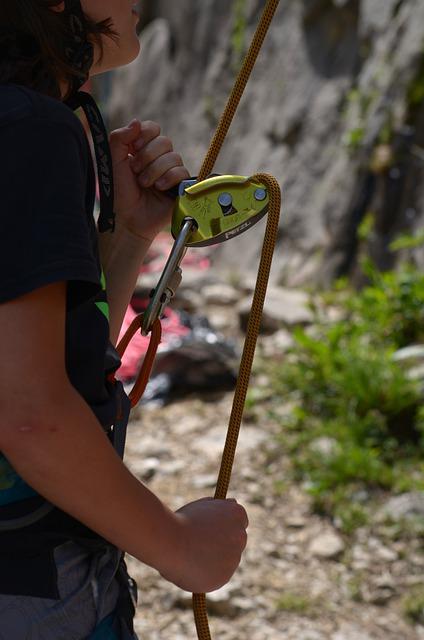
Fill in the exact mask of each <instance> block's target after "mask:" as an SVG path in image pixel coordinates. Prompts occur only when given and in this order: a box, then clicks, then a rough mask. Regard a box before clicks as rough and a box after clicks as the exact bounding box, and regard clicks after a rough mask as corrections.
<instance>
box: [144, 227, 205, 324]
mask: <svg viewBox="0 0 424 640" xmlns="http://www.w3.org/2000/svg"><path fill="white" fill-rule="evenodd" d="M196 228H197V225H196V222H195V220H193V218H185V219H184V220H183V223H182V226H181V229H180V232H179V234H178V235H177V237H176V239H175V242H174V245H173V247H172V249H171V253H170V254H169V258H168V260H167V263H166V265H165V268H164V270H163V272H162V275H161V277H160V280H159V282H158V284H157V285H156V288H155V289H153V290H152V292H151V294H150V298H151V299H150V303H149V305H148V307H147V309H146V311H145V312H144V314H143V324H142V327H141V333H142V335H143V336H147V335H148V334H149V333H150V331H151V330H152V327H153V324H154V322H155V320H157V319H158V318H160V317H161V315H162V313H163V310H164V309H165V307H166V306H167V305H168V304H169V303H170V301H171V300H172V298H173V297H174V295H175V292H176V290H177V289H178V287H179V285H180V282H181V278H182V275H181V274H182V272H181V269H180V264H181V261H182V259H183V258H184V256H185V253H186V251H187V246H186V241H187V238H188V237H189V235H190V234H191V233H192V232H193V230H194V229H196Z"/></svg>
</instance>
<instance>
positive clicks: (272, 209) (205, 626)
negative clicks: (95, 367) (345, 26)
mask: <svg viewBox="0 0 424 640" xmlns="http://www.w3.org/2000/svg"><path fill="white" fill-rule="evenodd" d="M279 1H280V0H267V3H266V6H265V9H264V11H263V14H262V17H261V20H260V23H259V25H258V27H257V30H256V33H255V35H254V38H253V41H252V44H251V45H250V48H249V51H248V53H247V55H246V58H245V60H244V62H243V65H242V67H241V70H240V72H239V75H238V78H237V80H236V82H235V85H234V88H233V90H232V92H231V95H230V98H229V100H228V102H227V105H226V107H225V110H224V112H223V115H222V117H221V120H220V122H219V124H218V127H217V130H216V133H215V135H214V137H213V140H212V142H211V144H210V147H209V150H208V153H207V155H206V157H205V160H204V162H203V165H202V167H201V169H200V172H199V176H198V178H197V183H199V182H202V181H205V180H207V179H208V177H209V176H210V174H211V173H212V170H213V167H214V165H215V161H216V158H217V156H218V154H219V152H220V149H221V147H222V144H223V142H224V140H225V136H226V134H227V132H228V129H229V127H230V125H231V122H232V119H233V117H234V114H235V112H236V110H237V107H238V104H239V102H240V99H241V96H242V94H243V91H244V88H245V86H246V84H247V81H248V79H249V76H250V74H251V71H252V69H253V67H254V64H255V62H256V58H257V56H258V54H259V51H260V49H261V46H262V43H263V41H264V39H265V36H266V34H267V32H268V29H269V26H270V24H271V21H272V19H273V16H274V14H275V11H276V9H277V7H278V5H279ZM234 178H235V177H234V176H222V177H221V178H220V179H219V180H217V183H218V185H219V184H220V183H222V181H224V182H225V180H227V181H228V182H227V183H228V185H229V188H230V193H224V194H221V195H225V196H229V195H230V196H231V181H232V180H233V181H234ZM240 180H241V179H239V182H240ZM244 181H245V183H246V185H247V186H251V185H252V184H253V185H254V186H256V187H258V186H259V187H260V186H262V185H264V186H265V187H266V193H267V198H268V219H267V225H266V230H265V236H264V241H263V246H262V255H261V260H260V264H259V269H258V277H257V280H256V288H255V293H254V296H253V301H252V308H251V312H250V317H249V322H248V326H247V333H246V340H245V344H244V349H243V354H242V358H241V362H240V370H239V376H238V380H237V384H236V389H235V393H234V400H233V406H232V411H231V416H230V421H229V425H228V433H227V439H226V442H225V447H224V452H223V455H222V462H221V468H220V471H219V476H218V481H217V486H216V490H215V496H214V497H215V498H216V499H225V497H226V495H227V491H228V487H229V483H230V478H231V471H232V466H233V461H234V456H235V451H236V447H237V440H238V434H239V430H240V424H241V420H242V416H243V411H244V404H245V400H246V393H247V389H248V385H249V379H250V373H251V369H252V363H253V357H254V354H255V348H256V341H257V337H258V333H259V329H260V324H261V318H262V310H263V305H264V300H265V295H266V290H267V286H268V279H269V273H270V269H271V262H272V257H273V253H274V248H275V243H276V240H277V233H278V223H279V217H280V207H281V190H280V187H279V184H278V182H277V180H276V179H275V178H274V177H273V176H271V175H268V174H264V173H260V174H256V175H254V176H251V177H250V178H245V179H244ZM191 184H193V181H192V182H191ZM199 186H200V185H199ZM205 187H206V184H205ZM189 190H190V187H188V189H187V192H188V191H189ZM200 191H201V189H200ZM204 197H205V196H204V193H203V192H202V193H200V194H199V200H201V199H202V198H204ZM230 204H231V203H230ZM220 205H221V207H222V206H223V205H224V206H225V203H223V202H220ZM208 206H209V205H208ZM177 208H178V207H177ZM261 213H262V215H263V214H264V213H266V211H265V210H264V209H262V212H261ZM231 214H232V211H231V210H227V211H226V212H225V211H224V210H223V215H224V216H227V215H229V216H230V217H231ZM249 215H250V217H251V218H252V216H253V217H254V215H253V214H252V212H250V214H249ZM260 217H261V215H257V216H256V218H255V219H254V222H255V221H256V219H259V218H260ZM189 221H191V223H192V224H190V223H189ZM174 222H175V216H174ZM180 225H181V222H180ZM198 226H199V225H198V223H196V221H195V219H193V218H185V219H183V225H182V231H181V232H180V234H179V235H178V237H177V238H176V242H175V245H174V248H173V251H172V252H171V255H170V258H169V260H168V263H167V265H166V267H165V271H164V274H163V275H165V272H166V277H165V278H164V277H162V278H161V280H160V281H159V285H158V287H157V291H156V293H157V299H156V302H155V299H154V300H153V301H152V303H151V305H152V304H154V309H153V311H154V312H153V313H150V312H149V317H148V318H147V319H146V317H145V314H141V315H140V316H138V317H137V318H136V319H135V320H134V321H133V323H132V325H131V326H130V327H129V329H128V331H127V333H126V334H125V336H124V337H123V338H122V340H121V342H120V343H119V345H118V352H119V353H120V355H121V356H122V355H123V353H124V352H125V349H126V347H127V346H128V344H129V342H130V340H131V338H132V336H133V335H134V334H135V333H136V331H137V330H139V329H141V330H142V331H143V333H145V334H146V333H149V332H150V331H151V332H152V336H151V340H150V345H149V349H148V352H147V354H146V357H145V359H144V362H143V366H142V368H141V371H140V374H139V377H138V380H137V382H136V384H135V386H134V388H133V390H132V392H131V393H130V400H131V404H132V406H134V405H135V404H137V402H138V401H139V399H140V398H141V396H142V394H143V392H144V389H145V387H146V384H147V381H148V379H149V375H150V371H151V368H152V366H153V361H154V357H155V353H156V350H157V347H158V345H159V343H160V339H161V326H160V321H159V320H158V317H159V315H160V313H161V311H162V309H163V307H164V306H165V304H166V303H167V302H169V300H170V299H171V297H172V295H173V294H174V292H175V289H176V287H177V286H178V284H179V280H180V279H181V270H180V269H179V264H180V262H181V260H182V258H183V256H184V253H185V249H186V246H190V244H191V245H192V246H195V245H196V242H195V241H194V242H191V243H190V234H191V237H193V234H195V232H196V230H197V227H198ZM248 226H251V225H246V227H245V228H247V227H248ZM173 227H174V224H173ZM245 228H243V229H241V228H240V225H239V226H238V228H237V229H236V232H235V233H234V235H236V234H237V233H241V232H242V231H244V230H245ZM218 231H219V233H218V232H217V233H216V234H215V237H217V238H218V236H219V239H218V240H217V241H222V239H228V237H230V236H231V235H232V234H231V233H230V234H228V236H226V237H222V226H220V227H219V230H218ZM181 233H183V234H184V237H183V240H181ZM212 239H213V236H212V235H211V236H210V240H211V242H210V243H211V244H212ZM178 242H179V244H178ZM167 268H168V271H167ZM148 311H149V310H148ZM150 311H152V309H150ZM193 610H194V616H195V623H196V629H197V635H198V638H199V640H211V634H210V631H209V623H208V617H207V611H206V598H205V594H199V593H197V594H193Z"/></svg>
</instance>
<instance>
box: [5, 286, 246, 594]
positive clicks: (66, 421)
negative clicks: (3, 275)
mask: <svg viewBox="0 0 424 640" xmlns="http://www.w3.org/2000/svg"><path fill="white" fill-rule="evenodd" d="M65 293H66V285H65V284H64V283H58V284H54V285H49V286H47V287H44V288H42V289H39V290H37V291H35V292H34V293H31V294H28V295H25V296H22V297H21V298H18V299H17V300H15V301H13V302H10V303H7V304H2V305H0V348H1V352H2V359H3V362H2V364H3V366H2V367H1V368H0V415H1V423H0V450H1V451H2V452H3V453H4V454H5V455H6V457H7V458H8V459H9V461H10V462H11V464H12V465H13V466H14V468H15V469H16V470H17V472H18V473H19V474H20V475H21V476H22V477H23V478H24V480H25V481H26V482H28V483H29V484H30V485H31V486H32V487H33V488H34V489H36V490H37V491H38V492H39V493H40V494H41V495H43V496H44V497H45V498H47V499H48V500H50V501H51V502H53V503H54V504H56V505H57V506H58V507H60V508H62V509H63V510H64V511H66V512H68V513H70V514H71V515H73V516H74V517H75V518H77V519H78V520H80V521H81V522H83V523H84V524H86V525H88V526H89V527H91V528H92V529H93V530H95V531H97V532H98V533H99V534H100V535H102V536H104V537H105V538H106V539H108V540H109V541H110V542H112V543H113V544H115V545H116V546H118V547H119V548H121V549H123V550H125V551H128V552H129V553H131V554H132V555H134V556H135V557H137V558H138V559H139V560H141V561H143V562H145V563H146V564H148V565H150V566H152V567H154V568H156V569H157V570H158V571H159V572H160V573H162V575H164V577H166V578H167V579H169V580H171V581H172V582H175V584H178V585H179V586H181V587H182V588H184V589H187V590H194V591H203V590H205V591H207V590H211V589H216V588H218V586H221V584H224V583H225V582H226V581H227V580H228V579H229V578H230V576H231V575H232V573H233V572H234V570H235V568H236V567H237V565H238V563H239V561H240V554H241V552H242V549H243V548H244V546H245V544H246V539H245V527H246V526H247V522H246V516H245V512H244V510H243V509H242V507H240V506H239V505H236V504H235V503H233V502H232V501H209V500H207V499H205V500H201V501H197V502H196V503H192V504H191V505H187V506H186V507H184V508H183V509H182V510H180V511H179V512H178V513H177V514H174V513H173V512H172V511H170V510H169V509H168V508H167V507H166V506H165V505H164V504H163V503H162V502H161V501H160V500H159V499H158V498H157V497H156V496H155V495H154V494H153V493H152V492H151V491H150V490H149V489H148V488H147V487H145V486H144V485H143V484H142V483H140V482H139V481H138V480H137V479H136V478H135V477H134V476H132V475H131V473H130V472H129V471H128V470H127V468H126V467H125V465H124V464H123V463H122V461H121V460H120V458H119V457H118V456H117V455H116V453H115V451H114V450H113V448H112V446H111V444H110V443H109V441H108V439H107V437H106V435H105V434H104V432H103V430H102V428H101V426H100V425H99V423H98V422H97V420H96V418H95V416H94V414H93V413H92V412H91V410H90V408H89V407H88V405H87V404H86V403H85V401H84V400H83V399H82V398H81V396H80V395H79V394H78V393H77V392H76V391H75V389H74V388H73V387H72V386H71V384H70V382H69V380H68V378H67V375H66V370H65V363H64V360H65V358H64V353H65V347H64V335H65ZM212 503H214V504H212Z"/></svg>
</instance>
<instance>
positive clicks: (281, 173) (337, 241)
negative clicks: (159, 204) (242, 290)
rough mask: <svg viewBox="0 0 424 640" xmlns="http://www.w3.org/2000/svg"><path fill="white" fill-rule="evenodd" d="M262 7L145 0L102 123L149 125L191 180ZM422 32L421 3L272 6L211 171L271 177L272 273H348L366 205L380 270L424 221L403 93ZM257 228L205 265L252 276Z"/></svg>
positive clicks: (410, 111)
mask: <svg viewBox="0 0 424 640" xmlns="http://www.w3.org/2000/svg"><path fill="white" fill-rule="evenodd" d="M263 5H264V3H263V2H262V1H259V0H246V2H245V3H244V6H243V4H242V3H228V2H226V1H224V0H214V1H212V0H203V1H202V3H193V2H191V0H179V2H178V3H169V2H165V1H163V0H162V1H160V0H159V1H158V0H155V2H153V0H145V1H144V2H143V4H142V11H143V12H145V16H146V21H147V20H149V21H150V22H148V24H147V26H146V27H145V29H144V30H143V32H142V34H141V42H142V54H141V56H140V57H139V59H138V60H137V61H136V62H134V63H132V64H131V65H129V66H128V67H127V68H125V69H121V70H120V71H118V72H116V73H115V74H114V75H113V77H112V82H111V84H112V89H111V96H110V102H109V118H110V124H111V126H112V127H114V126H122V125H123V124H124V123H125V122H127V121H129V120H130V119H132V118H133V117H135V116H137V117H139V118H142V119H154V120H156V121H158V122H160V123H161V124H162V127H163V131H164V132H165V133H166V134H167V135H170V136H171V137H172V138H173V140H174V143H175V148H177V149H178V150H179V151H180V152H181V153H182V154H183V156H184V158H185V161H186V164H187V166H188V167H189V170H190V172H191V173H192V174H193V175H195V174H196V173H197V172H198V170H199V168H200V165H201V162H202V160H203V157H204V155H205V152H206V150H207V147H208V144H209V141H210V139H211V136H212V134H213V132H214V130H215V127H216V124H217V121H218V118H219V116H220V113H221V112H222V109H223V106H224V104H225V101H226V98H227V96H228V94H229V91H230V89H231V87H232V83H233V80H234V77H235V72H236V69H237V68H238V66H239V64H240V59H241V57H242V54H243V53H244V51H245V50H246V47H247V45H248V43H249V41H250V38H251V36H252V33H253V30H254V28H255V26H256V24H257V21H258V17H259V15H260V11H261V9H262V8H263ZM236 6H238V11H239V13H238V14H237V15H236V14H235V12H236V9H235V7H236ZM240 11H241V13H240ZM423 38H424V3H423V2H422V0H404V1H403V2H398V1H396V0H362V1H361V0H337V1H336V0H302V1H299V2H290V3H281V4H280V7H279V9H278V12H277V14H276V17H275V20H274V23H273V25H272V27H271V30H270V32H269V35H268V38H267V40H266V42H265V45H264V48H263V50H262V52H261V55H260V57H259V59H258V62H257V65H256V68H255V70H254V72H253V75H252V78H251V82H250V83H249V85H248V87H247V89H246V92H245V96H244V98H243V101H242V104H241V106H240V109H239V112H238V113H237V115H236V118H235V120H234V122H233V125H232V127H231V129H230V132H229V135H228V138H227V142H226V144H225V146H224V148H223V151H222V154H221V156H220V157H219V159H218V162H217V165H216V167H215V170H216V171H217V172H219V173H240V174H245V175H249V174H252V173H254V172H256V171H258V170H261V171H266V172H269V173H272V174H274V175H275V176H276V177H277V179H278V180H279V182H280V184H281V185H282V187H283V209H282V218H281V233H280V238H279V243H278V247H277V251H276V256H275V263H274V270H273V278H274V280H275V281H279V282H283V283H284V284H288V285H289V286H297V285H300V284H303V283H305V282H313V281H315V282H316V281H320V282H324V283H325V282H328V281H330V280H331V279H332V278H334V277H335V276H337V275H339V274H342V273H347V272H352V271H354V270H355V264H356V259H357V253H358V241H357V228H358V225H359V224H360V222H361V220H362V219H363V217H364V215H365V214H366V212H368V211H370V210H372V211H373V212H374V216H375V226H374V233H373V236H372V237H371V238H370V239H369V241H368V243H369V245H370V247H369V249H370V252H371V255H372V256H373V258H374V259H375V260H376V261H377V262H378V263H379V264H380V265H381V266H384V267H387V266H391V264H392V263H393V259H394V258H393V257H392V254H390V253H389V251H388V245H389V243H390V241H391V240H392V239H393V238H394V237H395V236H396V235H397V234H398V233H399V231H401V230H408V229H409V230H413V229H415V228H418V227H419V226H420V225H422V220H423V208H424V180H423V173H424V168H423V160H422V158H423V151H422V149H423V147H424V107H423V105H422V103H420V102H419V100H418V99H417V98H415V99H414V98H413V92H412V89H413V87H414V86H415V85H414V83H416V82H417V80H418V79H419V78H421V77H422V74H423V65H424V62H423V60H424V54H423V49H422V42H423ZM414 100H415V101H414ZM261 228H263V227H260V226H256V227H255V232H253V231H251V232H248V233H246V234H244V235H242V236H240V237H239V238H237V239H235V240H233V241H231V242H230V243H225V244H223V245H221V246H220V247H219V249H218V250H217V251H216V253H215V266H216V268H218V267H220V268H223V269H227V270H231V271H232V272H235V271H237V270H239V271H240V272H243V273H244V272H246V271H255V270H256V268H257V263H258V255H259V251H260V245H261ZM422 253H423V252H421V254H419V252H417V253H416V256H417V259H418V258H419V259H421V260H423V255H422Z"/></svg>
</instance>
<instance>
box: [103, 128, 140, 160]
mask: <svg viewBox="0 0 424 640" xmlns="http://www.w3.org/2000/svg"><path fill="white" fill-rule="evenodd" d="M140 133H141V122H140V121H139V120H137V119H135V120H132V121H131V122H130V123H129V125H128V126H127V127H122V128H121V129H115V131H112V133H111V134H110V140H109V144H110V150H111V152H112V156H113V160H114V162H121V161H122V160H126V159H127V158H128V153H129V147H131V145H132V143H133V142H135V141H136V140H137V138H138V137H139V136H140Z"/></svg>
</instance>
